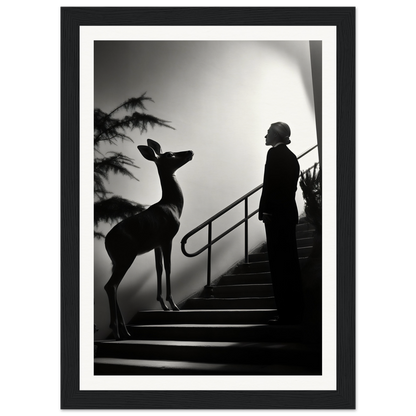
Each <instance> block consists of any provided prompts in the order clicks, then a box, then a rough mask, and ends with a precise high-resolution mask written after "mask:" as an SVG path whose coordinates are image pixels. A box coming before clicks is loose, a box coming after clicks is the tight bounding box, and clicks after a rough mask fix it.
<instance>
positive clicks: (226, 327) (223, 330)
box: [128, 324, 302, 342]
mask: <svg viewBox="0 0 416 416" xmlns="http://www.w3.org/2000/svg"><path fill="white" fill-rule="evenodd" d="M128 330H129V332H130V334H131V336H132V339H134V340H150V339H151V340H165V341H166V340H176V341H230V342H231V341H233V342H243V341H244V342H249V341H255V342H273V341H279V342H281V341H299V340H300V338H301V336H302V331H301V327H300V326H298V325H280V326H270V325H267V324H167V325H128Z"/></svg>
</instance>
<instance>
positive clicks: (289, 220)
mask: <svg viewBox="0 0 416 416" xmlns="http://www.w3.org/2000/svg"><path fill="white" fill-rule="evenodd" d="M289 137H290V128H289V126H288V125H287V124H286V123H282V122H278V123H273V124H272V125H271V126H270V128H269V130H268V131H267V135H266V136H265V138H266V145H267V146H272V148H271V149H270V150H269V151H268V153H267V160H266V166H265V169H264V181H263V191H262V195H261V199H260V207H259V219H260V220H262V221H263V222H264V224H265V229H266V239H267V250H268V253H269V264H270V272H271V277H272V283H273V290H274V296H275V299H276V306H277V315H276V316H275V317H274V318H273V319H271V320H270V321H269V324H272V325H273V324H297V323H300V322H301V319H302V315H303V294H302V285H301V274H300V266H299V258H298V253H297V244H296V224H297V223H298V209H297V206H296V201H295V194H296V188H297V182H298V178H299V163H298V160H297V158H296V156H295V155H294V154H293V153H292V152H291V151H290V150H289V149H288V148H287V145H288V144H289V143H290V139H289Z"/></svg>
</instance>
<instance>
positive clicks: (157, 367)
mask: <svg viewBox="0 0 416 416" xmlns="http://www.w3.org/2000/svg"><path fill="white" fill-rule="evenodd" d="M95 365H96V373H97V365H98V368H99V366H100V365H104V366H107V367H108V366H110V367H111V366H115V367H118V371H117V374H123V369H122V368H124V371H125V372H126V373H127V374H134V373H136V371H137V373H136V374H141V373H143V372H145V371H146V370H147V371H149V370H150V371H151V372H152V373H154V372H159V374H169V373H173V374H175V373H176V374H198V373H209V374H240V375H243V374H269V375H274V374H291V375H293V374H302V375H303V374H317V371H316V370H313V369H309V368H307V367H301V366H294V365H284V364H224V363H204V362H202V363H201V362H191V361H169V360H142V359H125V358H96V359H95ZM98 373H100V371H98ZM103 373H105V371H103Z"/></svg>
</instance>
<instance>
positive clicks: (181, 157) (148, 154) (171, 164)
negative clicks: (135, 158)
mask: <svg viewBox="0 0 416 416" xmlns="http://www.w3.org/2000/svg"><path fill="white" fill-rule="evenodd" d="M147 144H148V145H147V146H145V145H139V146H137V148H138V149H139V151H140V153H141V154H142V155H143V157H144V158H145V159H147V160H150V161H152V162H155V163H156V165H157V167H158V169H160V170H162V171H163V172H166V173H171V174H173V173H175V171H176V170H177V169H179V168H180V167H181V166H183V165H185V164H186V163H188V162H189V161H190V160H192V158H193V156H194V152H192V150H187V151H184V152H166V153H164V152H162V148H161V146H160V144H159V143H157V142H155V141H154V140H152V139H148V140H147Z"/></svg>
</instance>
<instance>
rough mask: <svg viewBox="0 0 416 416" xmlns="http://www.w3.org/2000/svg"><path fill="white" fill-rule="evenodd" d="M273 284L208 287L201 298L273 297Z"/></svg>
mask: <svg viewBox="0 0 416 416" xmlns="http://www.w3.org/2000/svg"><path fill="white" fill-rule="evenodd" d="M273 295H274V294H273V286H272V284H271V283H262V284H235V285H220V286H210V287H206V288H205V289H204V291H203V293H202V295H201V297H204V298H209V297H214V298H240V297H241V298H247V297H271V296H273Z"/></svg>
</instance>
